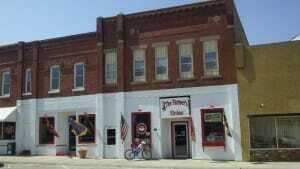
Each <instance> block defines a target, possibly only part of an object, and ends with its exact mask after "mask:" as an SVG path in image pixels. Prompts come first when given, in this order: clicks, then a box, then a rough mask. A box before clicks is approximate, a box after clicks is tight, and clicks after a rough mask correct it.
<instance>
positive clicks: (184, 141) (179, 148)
mask: <svg viewBox="0 0 300 169" xmlns="http://www.w3.org/2000/svg"><path fill="white" fill-rule="evenodd" d="M172 143H173V145H172V147H173V158H189V140H188V123H187V122H172Z"/></svg>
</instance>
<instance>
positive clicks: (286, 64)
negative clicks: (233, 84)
mask: <svg viewBox="0 0 300 169" xmlns="http://www.w3.org/2000/svg"><path fill="white" fill-rule="evenodd" d="M236 56H237V67H238V70H237V73H238V76H237V78H238V83H239V106H240V118H241V131H242V146H243V159H244V160H253V161H254V160H258V161H273V160H274V161H279V160H280V161H281V160H284V161H297V160H300V149H299V148H300V132H299V131H300V41H290V42H280V43H272V44H263V45H255V46H250V47H243V46H242V45H241V46H237V48H236Z"/></svg>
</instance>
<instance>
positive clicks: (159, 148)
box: [0, 0, 247, 160]
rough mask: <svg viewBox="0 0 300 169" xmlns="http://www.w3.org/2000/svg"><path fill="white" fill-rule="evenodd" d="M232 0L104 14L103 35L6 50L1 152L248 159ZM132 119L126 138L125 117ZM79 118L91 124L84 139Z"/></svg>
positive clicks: (0, 58) (0, 50) (1, 54)
mask: <svg viewBox="0 0 300 169" xmlns="http://www.w3.org/2000/svg"><path fill="white" fill-rule="evenodd" d="M237 44H246V45H247V39H246V37H245V34H244V32H243V29H242V26H241V24H240V21H239V18H238V15H237V12H236V9H235V6H234V4H233V1H231V0H214V1H208V2H201V3H196V4H190V5H185V6H178V7H171V8H165V9H159V10H153V11H146V12H140V13H134V14H127V15H123V14H120V15H118V16H114V17H108V18H102V17H99V18H98V19H97V30H96V31H95V32H90V33H84V34H79V35H73V36H67V37H61V38H54V39H47V40H41V41H34V42H26V43H25V42H19V43H18V44H12V45H7V46H2V47H0V70H1V76H0V77H1V85H0V87H1V90H0V91H1V97H0V107H1V108H0V116H1V123H0V124H1V136H0V138H1V141H0V142H1V145H2V146H1V153H5V152H6V146H5V145H6V144H7V143H9V142H15V143H16V151H17V152H16V153H17V154H19V153H24V152H27V153H28V152H30V153H31V154H34V155H58V154H68V153H70V152H75V151H78V150H80V149H86V150H88V156H90V157H100V158H123V156H124V150H125V149H127V148H130V146H131V144H132V143H133V142H134V141H135V140H144V141H145V142H146V143H147V144H148V146H149V147H150V148H151V151H152V156H153V158H193V159H220V160H242V149H241V135H240V133H241V132H240V122H239V121H240V116H239V104H238V86H237V73H236V62H235V46H236V45H237ZM122 118H124V119H125V121H126V123H127V124H128V133H127V136H126V139H125V140H124V141H123V140H122V139H121V133H120V132H121V131H120V128H121V126H120V125H121V123H120V121H121V119H122ZM70 119H75V120H77V121H78V122H80V123H81V124H84V125H85V126H86V127H87V128H88V132H87V133H86V134H85V135H83V136H75V135H74V134H73V133H72V132H71V129H70V127H69V121H70Z"/></svg>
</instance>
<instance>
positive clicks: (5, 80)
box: [1, 71, 11, 96]
mask: <svg viewBox="0 0 300 169" xmlns="http://www.w3.org/2000/svg"><path fill="white" fill-rule="evenodd" d="M1 78H2V79H1V96H10V90H11V74H10V72H9V71H4V72H2V74H1Z"/></svg>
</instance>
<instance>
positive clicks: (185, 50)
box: [178, 43, 193, 79]
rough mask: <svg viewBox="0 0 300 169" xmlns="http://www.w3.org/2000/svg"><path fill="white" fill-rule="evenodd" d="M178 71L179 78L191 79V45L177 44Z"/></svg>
mask: <svg viewBox="0 0 300 169" xmlns="http://www.w3.org/2000/svg"><path fill="white" fill-rule="evenodd" d="M178 48H179V71H180V78H182V79H185V78H192V77H193V45H192V44H191V43H185V44H179V46H178Z"/></svg>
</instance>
